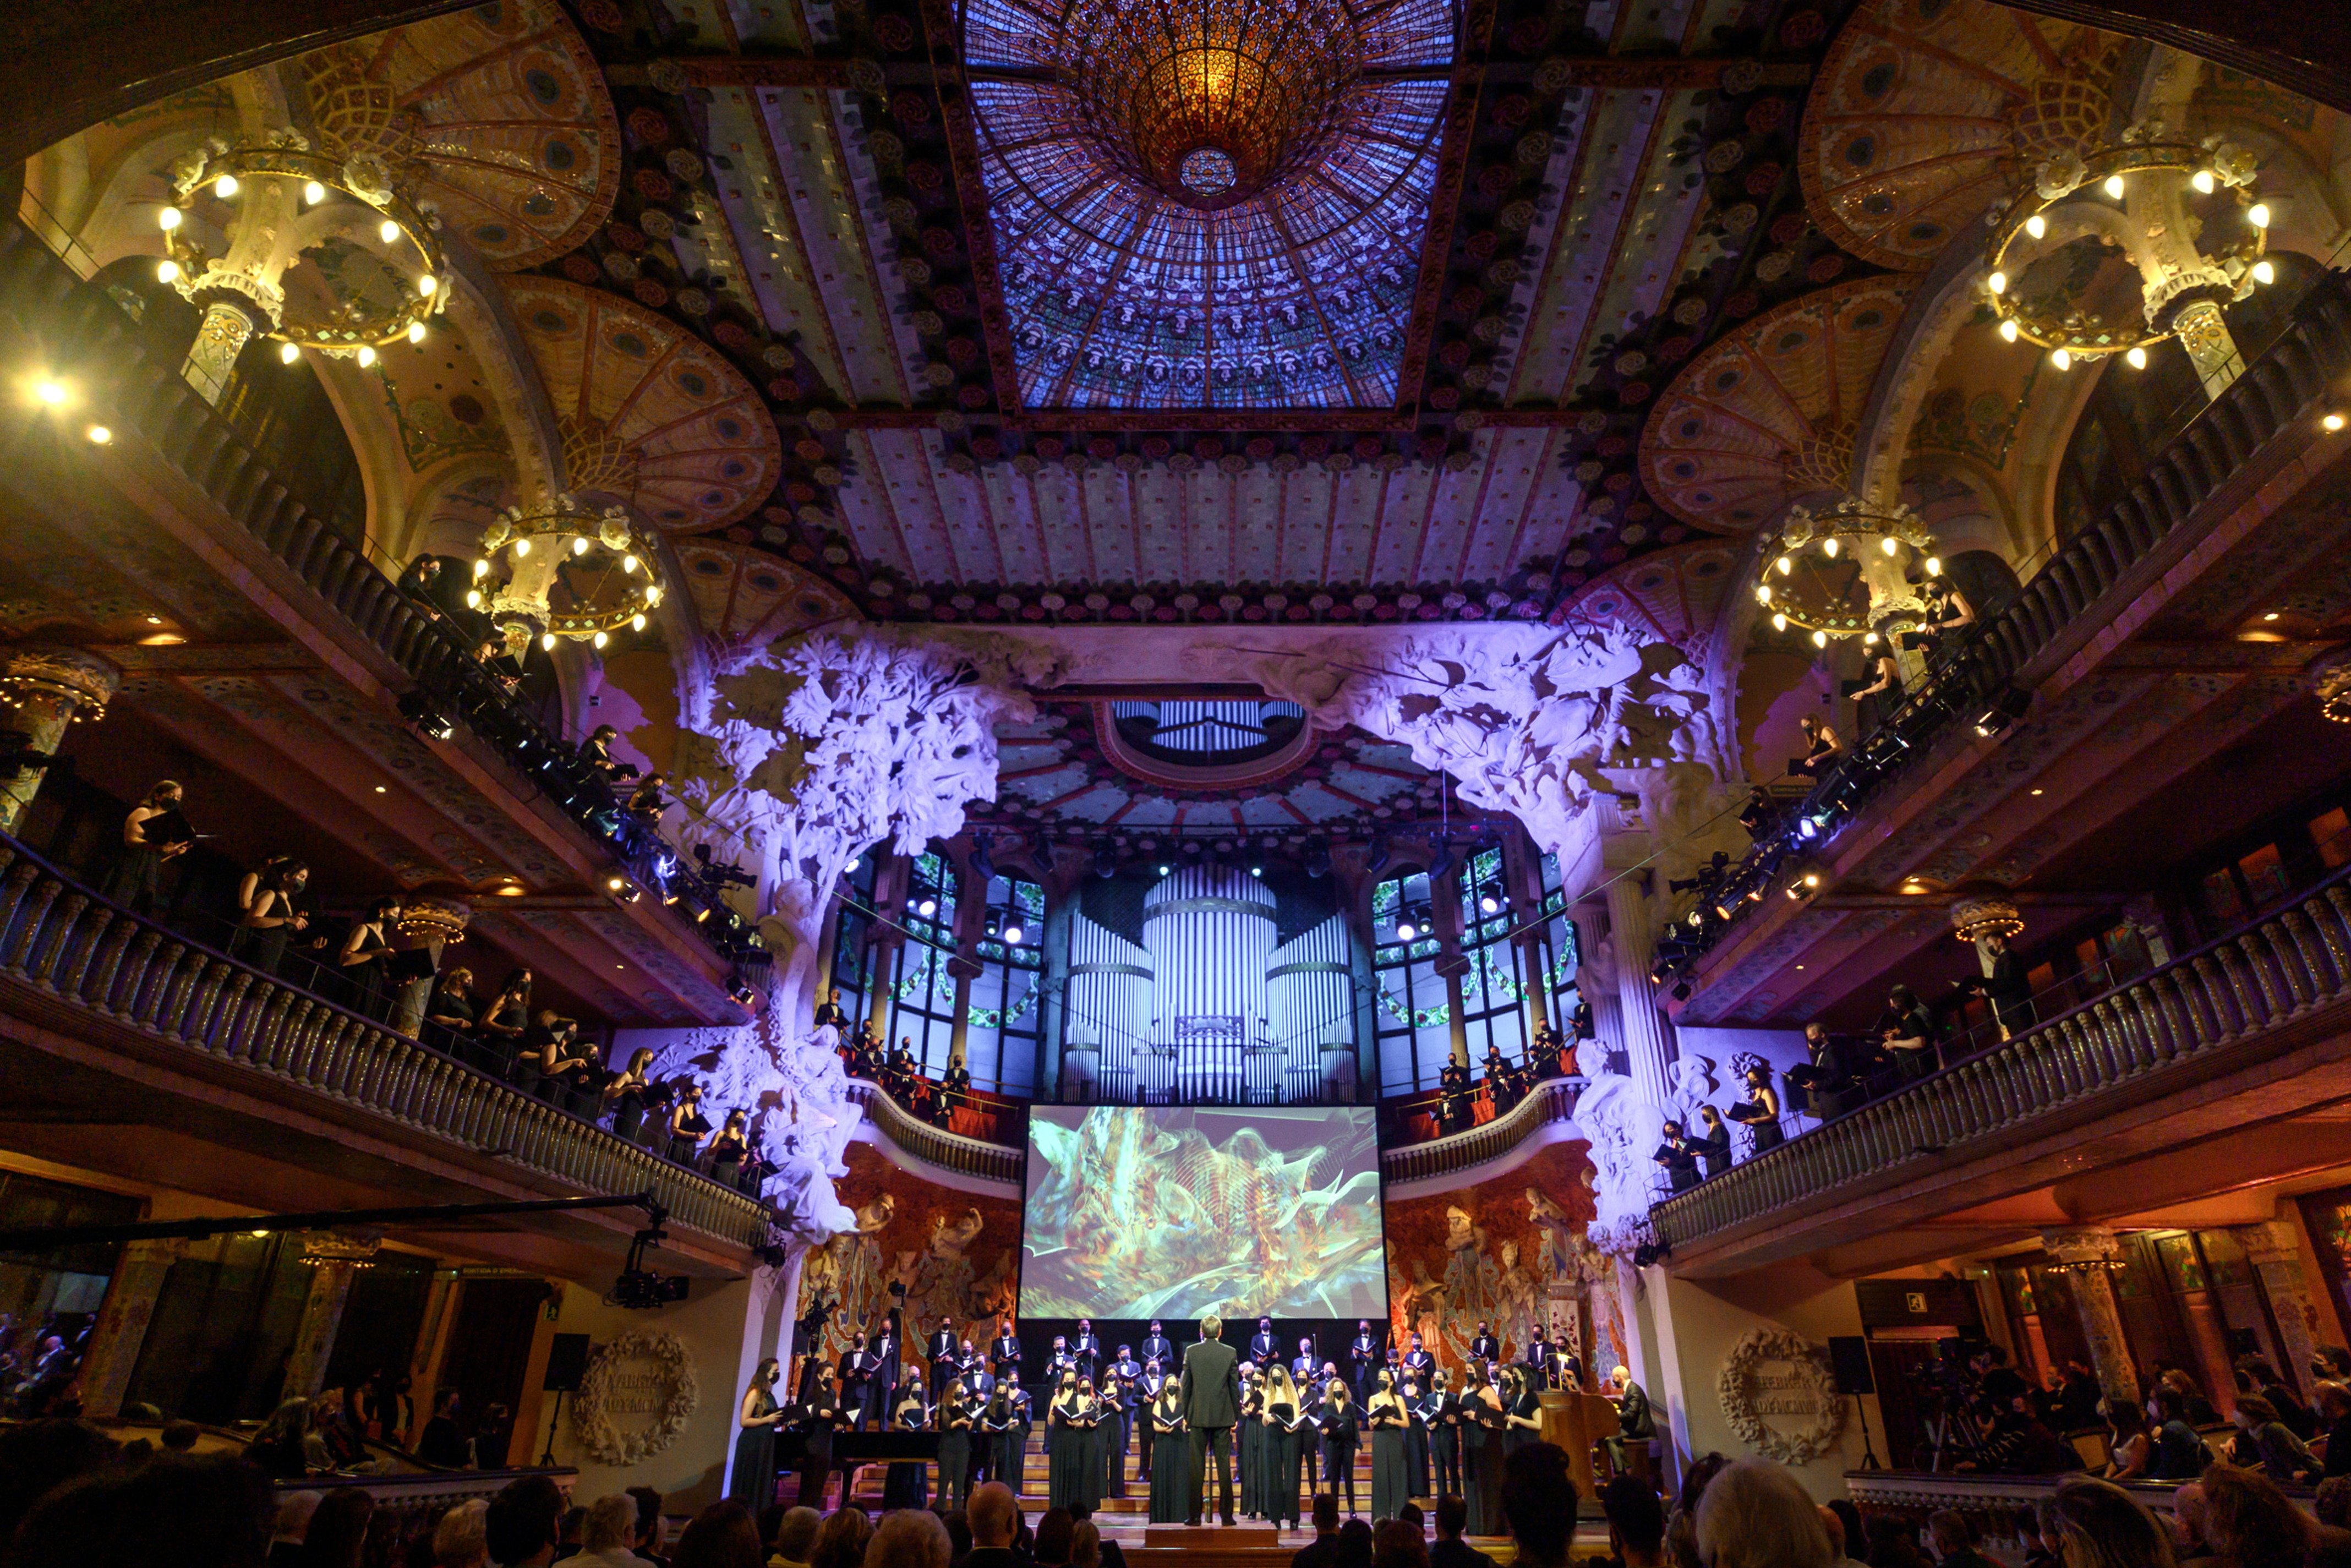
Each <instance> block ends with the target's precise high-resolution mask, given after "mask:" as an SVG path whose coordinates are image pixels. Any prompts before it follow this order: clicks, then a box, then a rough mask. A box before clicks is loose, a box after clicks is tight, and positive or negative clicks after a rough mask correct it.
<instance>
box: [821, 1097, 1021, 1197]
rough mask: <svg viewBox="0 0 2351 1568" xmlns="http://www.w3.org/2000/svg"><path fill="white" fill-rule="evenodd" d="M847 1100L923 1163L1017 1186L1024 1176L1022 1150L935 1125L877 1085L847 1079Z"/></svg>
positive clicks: (901, 1147)
mask: <svg viewBox="0 0 2351 1568" xmlns="http://www.w3.org/2000/svg"><path fill="white" fill-rule="evenodd" d="M849 1098H850V1100H851V1102H852V1103H855V1104H859V1105H862V1106H863V1107H865V1115H866V1119H867V1120H868V1121H870V1122H872V1124H873V1126H874V1128H875V1130H876V1131H878V1132H880V1133H881V1134H882V1135H883V1136H884V1137H886V1138H888V1139H889V1140H890V1142H891V1143H892V1144H893V1145H896V1146H897V1148H898V1149H899V1151H900V1152H901V1153H903V1154H905V1155H908V1156H910V1157H911V1158H913V1159H915V1160H918V1161H920V1162H921V1163H923V1164H924V1165H926V1166H932V1167H934V1168H935V1169H937V1170H942V1171H946V1172H949V1173H950V1174H952V1175H955V1176H969V1177H972V1178H973V1179H975V1180H978V1181H987V1182H1003V1183H1008V1184H1009V1185H1011V1186H1020V1185H1021V1183H1022V1182H1023V1181H1025V1180H1026V1179H1027V1178H1028V1173H1029V1154H1028V1151H1027V1150H1026V1149H1024V1148H1012V1147H1008V1146H1007V1145H1003V1144H991V1143H983V1142H982V1141H980V1140H979V1139H977V1138H967V1137H964V1136H962V1135H961V1134H956V1133H950V1132H946V1131H945V1130H944V1129H942V1128H938V1127H934V1126H932V1125H931V1124H929V1123H928V1122H925V1121H924V1120H922V1119H921V1118H920V1117H918V1116H915V1115H914V1114H912V1113H909V1112H908V1111H907V1110H906V1108H905V1107H904V1106H903V1105H901V1104H899V1103H898V1102H896V1101H895V1100H893V1099H892V1098H890V1096H889V1095H888V1094H887V1093H885V1092H883V1089H882V1086H881V1085H880V1084H878V1083H874V1082H869V1081H868V1080H866V1079H862V1078H852V1079H851V1080H850V1081H849Z"/></svg>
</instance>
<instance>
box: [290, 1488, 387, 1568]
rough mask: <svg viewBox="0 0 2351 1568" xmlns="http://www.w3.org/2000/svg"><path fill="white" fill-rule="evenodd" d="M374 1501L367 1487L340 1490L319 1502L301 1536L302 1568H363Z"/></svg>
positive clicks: (334, 1491) (330, 1493) (373, 1511)
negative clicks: (361, 1567)
mask: <svg viewBox="0 0 2351 1568" xmlns="http://www.w3.org/2000/svg"><path fill="white" fill-rule="evenodd" d="M374 1514H375V1499H374V1497H373V1496H372V1495H371V1494H370V1493H369V1491H368V1490H367V1489H366V1488H365V1487H337V1488H336V1489H335V1490H333V1491H331V1492H329V1493H328V1494H327V1495H326V1496H325V1497H323V1498H321V1499H320V1500H319V1507H318V1509H317V1511H314V1512H313V1513H312V1514H311V1515H310V1528H309V1529H308V1531H306V1532H304V1534H303V1536H302V1568H360V1550H361V1548H363V1547H365V1546H366V1544H367V1532H368V1521H369V1520H370V1519H371V1518H372V1517H374Z"/></svg>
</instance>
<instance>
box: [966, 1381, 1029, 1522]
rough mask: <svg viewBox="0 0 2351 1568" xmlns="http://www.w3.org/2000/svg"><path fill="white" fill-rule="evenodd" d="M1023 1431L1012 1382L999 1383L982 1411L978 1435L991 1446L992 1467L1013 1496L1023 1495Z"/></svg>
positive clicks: (990, 1462) (989, 1456)
mask: <svg viewBox="0 0 2351 1568" xmlns="http://www.w3.org/2000/svg"><path fill="white" fill-rule="evenodd" d="M1022 1430H1023V1427H1022V1423H1021V1420H1020V1412H1019V1410H1017V1409H1015V1408H1013V1405H1012V1394H1011V1385H1009V1384H1007V1383H999V1384H998V1385H996V1392H995V1393H993V1394H991V1395H989V1396H987V1406H985V1407H984V1408H983V1409H982V1410H981V1411H980V1413H979V1433H978V1435H979V1437H981V1438H982V1439H984V1440H985V1441H986V1442H987V1446H988V1465H989V1468H990V1469H993V1470H994V1471H995V1474H996V1479H998V1480H1000V1481H1002V1482H1003V1483H1004V1484H1005V1485H1006V1486H1008V1487H1010V1488H1011V1489H1012V1495H1013V1496H1014V1497H1019V1495H1020V1482H1021V1479H1022V1477H1021V1474H1020V1470H1021V1458H1022V1454H1021V1449H1022V1448H1023V1447H1024V1446H1025V1445H1024V1444H1023V1441H1022V1438H1021V1433H1022Z"/></svg>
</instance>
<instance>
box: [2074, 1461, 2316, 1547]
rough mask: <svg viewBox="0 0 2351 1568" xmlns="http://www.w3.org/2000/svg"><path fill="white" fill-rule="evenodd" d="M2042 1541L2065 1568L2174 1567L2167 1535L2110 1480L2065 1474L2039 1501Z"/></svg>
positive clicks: (2166, 1532) (2297, 1515) (2153, 1519)
mask: <svg viewBox="0 0 2351 1568" xmlns="http://www.w3.org/2000/svg"><path fill="white" fill-rule="evenodd" d="M2271 1490H2272V1491H2273V1493H2274V1492H2275V1490H2276V1489H2275V1488H2271ZM2280 1500H2281V1501H2283V1498H2281V1499H2280ZM2294 1517H2295V1518H2296V1519H2301V1518H2302V1516H2301V1515H2300V1514H2299V1513H2296V1514H2295V1515H2294ZM2041 1538H2042V1541H2043V1544H2044V1545H2046V1546H2047V1547H2048V1549H2049V1550H2050V1551H2051V1552H2054V1553H2056V1555H2057V1559H2058V1561H2059V1562H2061V1563H2064V1565H2065V1568H2172V1564H2173V1562H2174V1561H2175V1559H2174V1557H2173V1553H2172V1550H2171V1536H2170V1534H2169V1532H2168V1531H2166V1530H2165V1529H2164V1528H2163V1526H2161V1525H2159V1524H2158V1523H2157V1522H2156V1521H2155V1516H2154V1515H2153V1514H2151V1513H2149V1512H2147V1510H2146V1509H2144V1508H2141V1507H2140V1506H2139V1505H2138V1503H2137V1501H2136V1500H2134V1499H2133V1498H2132V1497H2131V1495H2130V1493H2128V1492H2126V1491H2125V1490H2123V1489H2122V1488H2120V1487H2118V1486H2116V1485H2115V1484H2114V1483H2113V1482H2112V1481H2102V1480H2097V1479H2093V1478H2091V1477H2088V1476H2069V1477H2067V1478H2066V1479H2064V1480H2062V1481H2060V1482H2058V1483H2057V1490H2055V1491H2053V1492H2051V1493H2050V1494H2049V1495H2048V1496H2047V1497H2045V1498H2043V1499H2042V1500H2041ZM2304 1544H2305V1545H2306V1544H2307V1542H2306V1541H2305V1542H2304ZM2222 1555H2223V1556H2228V1555H2229V1553H2228V1552H2226V1551H2223V1552H2222ZM2233 1561H2235V1562H2237V1563H2238V1564H2239V1568H2250V1565H2248V1564H2245V1563H2243V1561H2242V1560H2241V1559H2234V1560H2233ZM2301 1561H2302V1559H2301V1557H2300V1556H2299V1555H2297V1556H2296V1557H2295V1558H2294V1562H2295V1563H2300V1562H2301Z"/></svg>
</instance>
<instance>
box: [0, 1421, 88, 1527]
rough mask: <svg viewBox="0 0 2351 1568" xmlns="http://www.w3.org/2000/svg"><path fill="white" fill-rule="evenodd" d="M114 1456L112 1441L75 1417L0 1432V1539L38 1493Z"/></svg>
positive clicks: (34, 1423)
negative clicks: (74, 1418) (74, 1419)
mask: <svg viewBox="0 0 2351 1568" xmlns="http://www.w3.org/2000/svg"><path fill="white" fill-rule="evenodd" d="M113 1457H114V1439H113V1438H111V1437H108V1436H107V1435H106V1434H105V1433H103V1432H101V1431H99V1429H98V1428H97V1427H89V1426H84V1425H83V1424H82V1423H81V1422H79V1421H27V1422H26V1423H25V1424H24V1425H23V1426H21V1427H9V1428H7V1429H6V1430H5V1431H0V1543H5V1542H6V1541H7V1539H8V1536H9V1533H10V1532H11V1531H14V1530H15V1529H16V1521H18V1520H20V1519H22V1518H24V1517H25V1515H26V1514H27V1513H29V1512H30V1511H32V1507H33V1505H34V1504H35V1503H37V1502H38V1501H40V1500H41V1497H42V1494H44V1493H45V1492H47V1491H48V1490H50V1489H51V1488H52V1487H56V1486H59V1485H62V1484H63V1483H65V1482H67V1481H69V1480H71V1479H73V1478H74V1477H76V1476H78V1475H81V1474H83V1473H85V1472H87V1471H89V1470H94V1469H98V1468H99V1466H100V1465H102V1464H104V1463H106V1461H107V1460H109V1459H110V1458H113Z"/></svg>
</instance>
